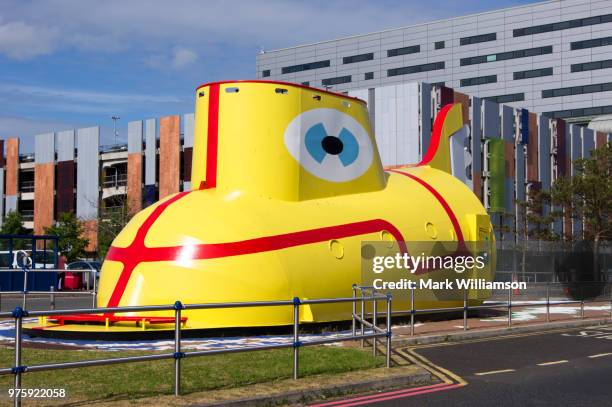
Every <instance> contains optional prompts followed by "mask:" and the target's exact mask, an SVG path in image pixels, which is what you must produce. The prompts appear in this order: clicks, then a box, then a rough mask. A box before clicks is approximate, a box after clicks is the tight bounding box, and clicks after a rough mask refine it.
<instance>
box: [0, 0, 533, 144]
mask: <svg viewBox="0 0 612 407" xmlns="http://www.w3.org/2000/svg"><path fill="white" fill-rule="evenodd" d="M532 2H533V1H529V0H509V1H493V0H463V1H456V0H438V1H436V2H435V6H434V3H431V2H426V1H413V0H404V1H402V0H379V1H362V0H332V1H323V0H310V1H289V0H285V1H280V0H257V1H255V0H253V1H246V0H245V1H242V0H233V1H213V0H208V1H200V0H180V1H179V0H174V1H170V0H166V1H160V0H129V1H128V0H124V1H120V0H105V1H97V0H46V1H28V0H0V106H1V109H0V138H7V137H11V136H20V137H21V138H22V151H31V150H32V149H33V141H32V140H33V136H34V135H36V134H40V133H43V132H48V131H59V130H65V129H71V128H77V127H86V126H93V125H101V126H102V143H103V144H109V143H112V142H113V138H112V120H111V118H110V117H111V116H112V115H119V116H120V117H121V120H120V122H119V136H120V141H123V140H124V139H125V132H126V130H125V129H126V127H127V122H128V121H129V120H136V119H146V118H150V117H159V116H163V115H168V114H180V113H187V112H191V111H193V90H194V88H195V87H196V86H197V85H198V84H200V83H203V82H209V81H214V80H220V79H249V78H253V77H254V76H255V56H256V54H257V53H258V52H259V50H260V49H261V48H264V49H276V48H282V47H289V46H293V45H298V44H304V43H311V42H316V41H321V40H328V39H333V38H338V37H343V36H349V35H355V34H363V33H367V32H372V31H379V30H384V29H389V28H397V27H402V26H406V25H411V24H416V23H421V22H427V21H432V20H437V19H442V18H449V17H454V16H458V15H465V14H471V13H476V12H482V11H488V10H494V9H498V8H503V7H511V6H515V5H520V4H524V3H532Z"/></svg>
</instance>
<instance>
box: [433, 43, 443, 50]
mask: <svg viewBox="0 0 612 407" xmlns="http://www.w3.org/2000/svg"><path fill="white" fill-rule="evenodd" d="M434 48H435V49H442V48H444V41H436V42H435V43H434Z"/></svg>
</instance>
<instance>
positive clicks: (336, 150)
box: [321, 136, 344, 155]
mask: <svg viewBox="0 0 612 407" xmlns="http://www.w3.org/2000/svg"><path fill="white" fill-rule="evenodd" d="M321 146H322V147H323V150H325V152H326V153H327V154H331V155H338V154H340V153H341V152H342V149H343V148H344V145H343V144H342V141H341V140H340V139H339V138H338V137H333V136H325V138H324V139H323V140H322V141H321Z"/></svg>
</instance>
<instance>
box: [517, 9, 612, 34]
mask: <svg viewBox="0 0 612 407" xmlns="http://www.w3.org/2000/svg"><path fill="white" fill-rule="evenodd" d="M610 22H612V14H605V15H602V16H595V17H586V18H578V19H575V20H568V21H561V22H558V23H552V24H542V25H534V26H532V27H524V28H517V29H515V30H513V31H512V35H513V36H514V37H522V36H523V35H534V34H541V33H547V32H551V31H559V30H567V29H568V28H577V27H586V26H589V25H596V24H603V23H610Z"/></svg>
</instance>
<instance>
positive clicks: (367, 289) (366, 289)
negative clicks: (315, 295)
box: [353, 282, 612, 336]
mask: <svg viewBox="0 0 612 407" xmlns="http://www.w3.org/2000/svg"><path fill="white" fill-rule="evenodd" d="M568 284H569V285H577V284H579V285H580V287H581V290H580V294H581V295H579V298H580V299H579V300H578V299H577V300H561V301H551V298H550V290H551V287H555V286H560V287H564V286H567V285H568ZM588 284H591V285H592V284H598V285H601V286H602V287H604V290H603V291H604V292H605V290H606V288H607V289H608V290H609V291H610V293H609V298H605V299H604V298H598V297H596V298H594V299H591V300H590V301H589V302H591V303H610V312H609V313H610V318H612V283H608V282H582V283H535V284H532V286H533V287H536V288H537V287H541V288H542V289H543V290H545V292H546V294H545V295H546V297H545V300H542V301H540V302H541V303H540V304H534V303H532V302H529V303H525V302H516V301H514V302H513V298H514V295H513V291H514V290H513V289H512V288H510V289H508V292H507V301H504V302H496V303H490V304H483V305H472V306H470V305H469V301H468V293H467V290H464V291H463V307H446V308H429V309H428V308H423V309H417V307H416V306H415V300H414V296H415V289H412V290H410V309H408V310H396V311H393V312H392V314H394V315H410V335H411V336H414V328H415V317H416V315H417V314H433V313H439V312H463V330H464V331H467V330H468V329H469V326H468V313H469V311H470V310H472V311H473V310H481V309H495V308H497V309H500V308H506V312H507V315H508V326H512V310H513V309H516V308H521V307H537V306H545V307H546V322H550V306H551V305H569V304H580V318H581V319H584V303H585V295H584V287H586V286H587V285H588ZM357 292H360V295H361V297H363V296H364V294H365V293H370V295H377V293H378V291H377V290H376V289H375V288H374V287H372V286H358V285H354V286H353V297H356V298H358V297H357ZM364 308H365V307H364V305H363V303H362V309H361V318H362V319H364V318H367V317H368V316H372V315H373V314H375V311H374V312H372V313H366V312H365V310H364ZM353 312H355V311H353ZM353 329H355V328H353ZM362 329H363V326H362Z"/></svg>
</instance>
